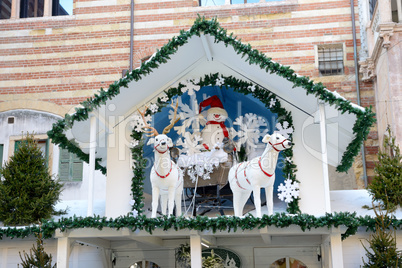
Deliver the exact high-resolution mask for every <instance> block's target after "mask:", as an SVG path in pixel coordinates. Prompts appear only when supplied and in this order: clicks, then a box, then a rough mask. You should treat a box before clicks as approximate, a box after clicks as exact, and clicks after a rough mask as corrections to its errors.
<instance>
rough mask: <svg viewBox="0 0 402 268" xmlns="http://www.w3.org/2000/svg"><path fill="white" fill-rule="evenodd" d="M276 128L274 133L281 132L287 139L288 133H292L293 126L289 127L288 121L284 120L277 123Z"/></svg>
mask: <svg viewBox="0 0 402 268" xmlns="http://www.w3.org/2000/svg"><path fill="white" fill-rule="evenodd" d="M276 128H277V129H278V130H277V131H275V133H279V134H281V135H282V136H283V137H284V138H285V139H289V134H292V133H293V128H292V127H289V123H288V122H287V121H284V122H283V124H281V123H277V124H276Z"/></svg>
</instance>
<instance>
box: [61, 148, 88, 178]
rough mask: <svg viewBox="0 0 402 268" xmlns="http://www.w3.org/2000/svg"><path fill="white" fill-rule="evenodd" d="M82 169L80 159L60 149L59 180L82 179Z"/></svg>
mask: <svg viewBox="0 0 402 268" xmlns="http://www.w3.org/2000/svg"><path fill="white" fill-rule="evenodd" d="M82 170H83V162H82V160H80V159H79V158H78V157H77V156H76V155H75V154H72V153H70V152H69V151H67V150H66V149H60V164H59V178H60V180H61V181H82Z"/></svg>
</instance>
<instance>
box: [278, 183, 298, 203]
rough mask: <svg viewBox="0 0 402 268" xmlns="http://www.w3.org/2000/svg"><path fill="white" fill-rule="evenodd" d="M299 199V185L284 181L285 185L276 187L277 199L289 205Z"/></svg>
mask: <svg viewBox="0 0 402 268" xmlns="http://www.w3.org/2000/svg"><path fill="white" fill-rule="evenodd" d="M297 197H299V184H298V183H297V182H292V181H291V180H290V179H287V180H285V185H283V183H281V184H279V186H278V198H279V199H280V200H281V201H285V202H286V203H290V202H292V201H293V200H295V199H297Z"/></svg>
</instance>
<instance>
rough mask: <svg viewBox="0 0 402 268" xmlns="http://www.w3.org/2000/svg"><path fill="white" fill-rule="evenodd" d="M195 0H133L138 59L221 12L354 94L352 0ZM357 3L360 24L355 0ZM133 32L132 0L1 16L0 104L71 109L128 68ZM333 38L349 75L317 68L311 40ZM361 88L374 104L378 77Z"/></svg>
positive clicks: (238, 31)
mask: <svg viewBox="0 0 402 268" xmlns="http://www.w3.org/2000/svg"><path fill="white" fill-rule="evenodd" d="M105 3H106V4H107V5H106V6H105ZM197 3H198V2H197V1H194V0H170V1H169V0H135V13H134V14H135V19H134V20H135V29H134V35H135V37H134V67H137V66H139V64H140V62H141V59H143V58H145V57H147V56H149V55H152V54H153V53H154V52H155V51H156V49H157V48H159V47H160V46H162V45H163V44H165V43H166V42H167V40H168V39H170V38H171V37H173V36H174V35H177V34H178V32H179V31H180V30H181V29H188V28H190V26H191V25H192V23H193V22H194V20H195V18H196V17H197V14H199V15H200V16H205V17H207V18H212V17H217V18H218V21H219V22H220V24H221V26H222V27H224V28H226V29H228V31H229V32H233V33H234V34H235V35H236V36H237V37H238V38H240V39H241V40H242V42H244V43H250V44H251V45H252V46H253V47H254V48H256V49H258V50H260V51H261V52H263V53H266V54H267V56H269V57H272V58H273V60H275V61H277V62H279V63H281V64H284V65H290V66H291V67H292V68H293V69H294V70H295V71H296V72H297V73H298V74H300V75H306V76H309V77H311V78H312V79H314V80H315V81H317V82H322V83H324V84H325V85H326V86H327V87H328V88H329V89H330V90H336V91H337V92H339V93H340V94H342V95H343V96H345V97H346V98H348V99H350V100H352V101H353V102H356V86H355V74H354V62H353V37H352V22H351V14H350V1H349V0H336V1H335V0H327V1H323V0H283V1H274V2H268V3H262V4H246V5H227V6H218V7H199V6H197ZM355 11H356V14H355V16H356V18H357V19H356V20H357V21H356V23H357V24H358V12H357V11H358V10H357V0H356V1H355ZM356 30H357V37H358V38H359V27H357V29H356ZM129 35H130V0H110V1H89V0H74V15H73V16H64V17H63V16H60V17H45V18H28V19H14V20H2V21H0V58H1V60H0V111H4V110H7V109H10V107H15V108H23V107H19V106H21V105H23V103H25V102H24V101H27V100H29V101H31V102H32V101H33V102H35V101H37V102H38V103H41V105H40V108H38V109H43V110H46V109H48V110H49V112H51V111H52V110H51V109H53V108H51V107H54V105H57V106H59V107H60V108H61V109H60V111H65V112H67V111H69V110H70V109H71V108H72V107H73V106H75V105H77V104H78V103H79V102H81V101H83V100H85V99H86V98H87V97H89V96H91V95H93V94H94V93H95V92H96V91H97V90H99V88H100V87H107V85H109V84H110V83H112V82H113V81H115V80H117V79H119V78H120V77H121V74H122V71H123V70H125V69H128V68H129V45H130V37H129ZM358 41H359V40H358ZM331 43H344V44H345V47H346V62H345V70H344V75H337V76H319V73H318V70H317V68H316V63H315V49H314V47H315V46H316V45H321V44H331ZM361 89H362V92H361V102H362V105H363V106H368V105H374V93H373V85H372V84H371V83H362V86H361ZM5 103H7V105H6V104H5ZM14 104H15V105H14ZM44 104H49V105H48V106H47V105H44ZM47 107H48V108H47ZM60 113H61V112H60ZM375 131H376V129H375V128H374V129H373V133H371V134H370V140H369V141H367V145H368V146H367V148H366V150H367V153H368V154H370V155H371V156H370V157H368V158H369V160H370V161H369V166H370V168H371V164H370V162H372V161H371V159H374V156H375V154H376V152H377V149H376V148H377V145H378V144H377V142H376V139H377V137H376V135H375ZM369 173H370V176H371V175H372V171H369Z"/></svg>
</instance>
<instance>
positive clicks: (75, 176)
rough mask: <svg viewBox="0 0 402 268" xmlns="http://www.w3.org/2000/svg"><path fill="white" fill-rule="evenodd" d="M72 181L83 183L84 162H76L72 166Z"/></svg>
mask: <svg viewBox="0 0 402 268" xmlns="http://www.w3.org/2000/svg"><path fill="white" fill-rule="evenodd" d="M72 167H73V168H72V174H71V175H72V180H73V181H82V170H83V163H82V161H80V162H74V163H73V165H72Z"/></svg>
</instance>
